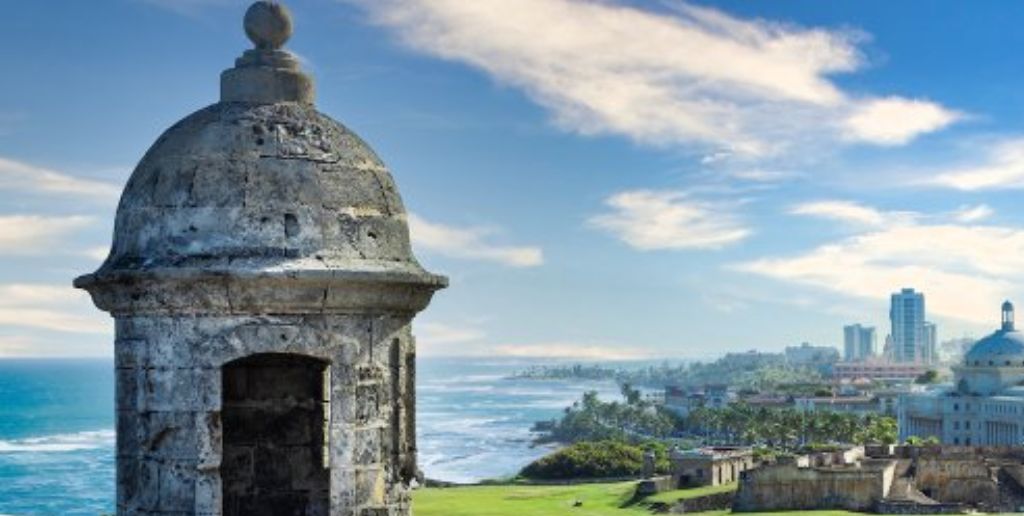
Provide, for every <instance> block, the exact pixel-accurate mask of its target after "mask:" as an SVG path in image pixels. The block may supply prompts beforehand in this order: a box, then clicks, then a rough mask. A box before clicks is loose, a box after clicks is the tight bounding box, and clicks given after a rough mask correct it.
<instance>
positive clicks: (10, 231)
mask: <svg viewBox="0 0 1024 516" xmlns="http://www.w3.org/2000/svg"><path fill="white" fill-rule="evenodd" d="M93 221H94V219H93V218H92V217H85V216H70V217H44V216H41V215H6V216H0V255H5V254H6V255H22V254H40V253H53V252H54V249H60V248H61V246H60V245H58V243H59V242H60V239H61V238H63V237H65V236H67V235H68V234H70V233H72V232H74V231H77V230H79V229H82V228H84V227H87V226H89V225H91V224H92V223H93Z"/></svg>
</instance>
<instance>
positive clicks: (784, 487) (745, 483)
mask: <svg viewBox="0 0 1024 516" xmlns="http://www.w3.org/2000/svg"><path fill="white" fill-rule="evenodd" d="M894 467H895V463H894V462H892V461H890V462H887V463H885V464H883V465H878V466H876V467H870V468H865V467H859V466H846V467H832V468H801V467H797V466H794V465H776V466H769V467H765V468H761V469H757V470H753V471H749V472H746V473H745V474H744V475H743V476H742V477H741V479H740V484H739V489H738V491H737V493H736V498H735V500H734V502H733V511H735V512H753V511H787V510H788V511H793V510H816V509H840V510H849V511H861V512H864V511H870V510H872V509H874V507H875V505H876V504H877V503H878V501H879V500H881V499H883V498H884V497H885V495H886V494H887V493H886V488H887V482H886V479H887V477H890V478H891V471H892V469H893V468H894Z"/></svg>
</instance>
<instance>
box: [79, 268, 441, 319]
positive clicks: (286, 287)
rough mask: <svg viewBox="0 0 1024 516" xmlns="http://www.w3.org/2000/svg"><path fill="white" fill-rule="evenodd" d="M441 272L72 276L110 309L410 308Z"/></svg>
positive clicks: (437, 285)
mask: <svg viewBox="0 0 1024 516" xmlns="http://www.w3.org/2000/svg"><path fill="white" fill-rule="evenodd" d="M447 284H448V280H447V278H445V277H444V276H438V275H435V274H430V273H427V272H422V271H420V272H415V271H406V270H392V271H388V270H383V271H376V270H374V271H361V270H330V269H307V270H281V269H277V270H248V269H241V270H239V269H221V270H218V269H181V268H168V269H147V270H112V271H103V270H101V271H98V272H96V273H93V274H87V275H84V276H81V277H79V278H77V279H76V280H75V287H78V288H82V289H85V290H87V291H88V292H89V293H90V294H91V295H92V299H93V303H95V305H96V306H97V307H98V308H99V309H101V310H104V311H106V312H110V313H111V315H113V316H115V317H116V316H124V315H193V316H216V315H262V314H324V313H371V312H372V313H377V312H385V313H386V312H404V313H411V314H412V313H416V312H419V311H421V310H423V309H424V308H426V306H427V304H428V303H429V302H430V299H431V297H432V296H433V294H434V292H435V291H437V290H439V289H442V288H444V287H446V286H447Z"/></svg>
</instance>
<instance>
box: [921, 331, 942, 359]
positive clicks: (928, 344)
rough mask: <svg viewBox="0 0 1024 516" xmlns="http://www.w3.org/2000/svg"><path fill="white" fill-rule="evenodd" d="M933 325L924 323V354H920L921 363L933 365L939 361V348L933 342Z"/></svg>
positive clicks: (934, 341)
mask: <svg viewBox="0 0 1024 516" xmlns="http://www.w3.org/2000/svg"><path fill="white" fill-rule="evenodd" d="M935 338H936V336H935V323H930V322H925V323H924V350H923V351H924V352H923V353H922V354H921V355H922V358H923V361H924V362H925V363H928V364H934V363H935V362H938V361H939V347H938V342H937V341H936V340H935Z"/></svg>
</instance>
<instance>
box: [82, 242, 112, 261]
mask: <svg viewBox="0 0 1024 516" xmlns="http://www.w3.org/2000/svg"><path fill="white" fill-rule="evenodd" d="M109 254H110V246H107V245H101V246H96V247H90V248H89V249H86V250H84V251H82V256H87V257H89V258H92V259H93V260H96V261H97V262H102V261H103V260H106V259H107V255H109Z"/></svg>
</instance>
